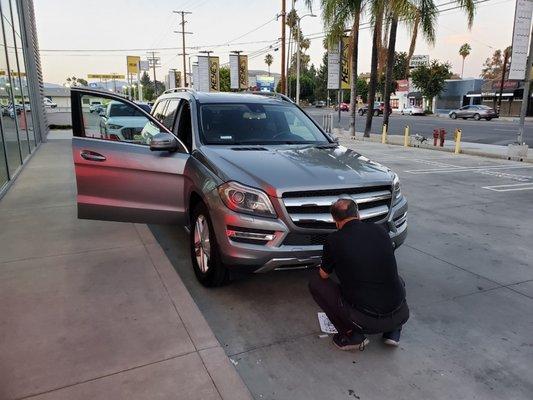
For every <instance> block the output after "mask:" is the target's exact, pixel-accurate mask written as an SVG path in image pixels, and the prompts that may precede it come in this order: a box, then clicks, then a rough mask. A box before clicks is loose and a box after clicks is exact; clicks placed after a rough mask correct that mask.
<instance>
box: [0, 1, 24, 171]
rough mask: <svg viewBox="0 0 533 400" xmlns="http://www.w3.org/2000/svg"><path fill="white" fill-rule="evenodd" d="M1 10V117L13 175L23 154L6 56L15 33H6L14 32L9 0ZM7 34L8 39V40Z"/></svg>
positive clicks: (0, 6) (4, 143) (0, 7)
mask: <svg viewBox="0 0 533 400" xmlns="http://www.w3.org/2000/svg"><path fill="white" fill-rule="evenodd" d="M6 7H7V8H6ZM6 10H7V14H6ZM0 12H1V17H2V24H1V28H2V29H1V30H0V107H1V112H0V119H1V121H2V123H1V125H2V135H3V145H4V148H5V151H6V153H7V154H6V157H7V165H8V167H9V175H10V176H13V174H14V173H15V171H16V170H17V168H18V167H19V166H20V165H21V164H22V154H21V147H20V146H19V136H18V130H17V121H16V116H17V112H16V107H15V106H14V104H15V103H14V97H13V86H14V85H13V82H12V79H11V75H10V68H9V67H10V66H9V63H8V59H7V57H6V54H8V53H9V52H8V50H9V46H10V45H12V44H13V34H11V35H6V34H5V33H6V32H12V31H11V23H9V21H10V20H11V17H10V8H9V0H1V1H0ZM6 20H7V21H6ZM6 28H7V29H6ZM6 36H7V39H8V40H7V41H6ZM9 37H11V40H9ZM23 147H25V149H26V152H25V153H26V154H27V153H28V152H29V149H28V146H27V141H26V146H23ZM2 161H3V160H0V163H2ZM4 164H5V163H4Z"/></svg>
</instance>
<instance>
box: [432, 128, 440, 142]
mask: <svg viewBox="0 0 533 400" xmlns="http://www.w3.org/2000/svg"><path fill="white" fill-rule="evenodd" d="M438 139H439V130H438V129H433V146H436V145H437V140H438Z"/></svg>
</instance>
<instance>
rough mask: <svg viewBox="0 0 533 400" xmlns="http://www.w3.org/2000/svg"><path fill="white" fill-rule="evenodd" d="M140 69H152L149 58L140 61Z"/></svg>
mask: <svg viewBox="0 0 533 400" xmlns="http://www.w3.org/2000/svg"><path fill="white" fill-rule="evenodd" d="M139 69H140V70H141V71H148V70H149V69H150V63H149V62H148V60H141V61H139Z"/></svg>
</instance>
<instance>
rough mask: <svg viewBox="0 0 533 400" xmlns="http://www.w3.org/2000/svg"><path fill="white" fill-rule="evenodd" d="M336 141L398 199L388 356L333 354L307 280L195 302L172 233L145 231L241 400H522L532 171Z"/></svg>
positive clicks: (532, 388)
mask: <svg viewBox="0 0 533 400" xmlns="http://www.w3.org/2000/svg"><path fill="white" fill-rule="evenodd" d="M342 142H343V144H345V145H348V146H356V147H357V149H358V151H360V152H361V153H362V154H364V155H366V156H369V157H371V158H373V159H374V160H376V161H380V162H382V163H383V164H385V165H387V166H390V167H391V168H392V169H394V170H395V171H396V172H397V173H398V174H399V175H400V178H401V180H402V191H403V192H404V193H405V195H406V196H407V197H408V199H409V210H410V211H409V234H408V237H407V240H406V242H405V243H404V245H402V246H401V247H400V248H399V249H398V250H397V252H396V256H397V260H398V266H399V270H400V273H401V275H402V276H403V277H404V279H405V281H406V285H407V299H408V303H409V306H410V309H411V318H410V320H409V322H408V323H407V325H406V326H405V328H404V331H403V337H402V342H401V346H400V348H398V349H396V350H391V349H388V348H385V346H383V345H382V344H381V343H380V338H379V336H374V335H372V336H371V337H370V340H371V343H370V346H369V347H368V348H367V349H366V350H365V351H364V352H341V351H338V350H336V349H335V348H334V347H333V345H332V344H331V338H330V337H329V338H328V337H321V332H320V331H319V326H318V321H317V311H318V307H317V306H316V305H315V304H314V303H313V300H312V299H311V296H310V295H309V293H308V290H307V281H308V279H309V276H310V274H312V273H316V272H315V271H278V272H273V273H269V274H264V275H253V276H244V277H240V278H239V279H237V280H236V281H234V282H233V283H232V284H231V285H229V286H226V287H223V288H217V289H206V288H204V287H202V286H201V285H199V284H198V283H197V281H196V279H195V277H194V273H193V270H192V266H191V264H190V261H189V249H188V246H189V245H188V237H187V234H186V233H185V232H184V230H183V228H179V227H163V226H152V227H151V229H152V231H153V232H154V234H155V236H156V238H157V240H158V241H159V243H160V244H161V245H162V247H163V248H164V250H165V252H166V254H167V255H168V257H169V259H170V260H171V263H172V264H173V266H174V268H175V270H176V271H177V273H178V274H179V275H180V276H181V278H182V279H183V281H184V283H185V285H186V287H187V289H188V290H189V292H190V293H191V295H192V296H193V298H194V300H195V301H196V303H197V304H198V306H199V308H200V310H201V311H202V313H203V315H204V316H205V318H206V319H207V321H208V323H209V325H210V326H211V328H212V329H213V331H214V333H215V335H216V336H217V338H218V340H219V341H220V343H221V344H222V346H223V347H224V348H225V350H226V353H227V355H228V356H229V357H230V358H231V359H232V360H233V363H234V364H235V366H236V368H237V371H238V372H239V373H240V374H241V376H242V377H243V379H244V382H245V383H246V385H247V386H248V387H249V389H250V390H251V392H252V394H253V395H254V398H255V399H257V400H259V399H261V400H274V399H276V400H280V399H292V400H300V399H302V400H303V399H305V400H314V399H317V400H321V399H332V400H336V399H339V400H345V399H359V398H360V399H444V398H450V399H459V398H461V399H487V400H490V399H495V400H496V399H498V400H499V399H516V400H520V399H523V400H526V399H527V400H530V399H531V393H533V370H532V369H531V360H532V359H533V339H532V335H531V332H533V319H532V318H531V310H532V307H533V268H532V265H531V260H532V259H533V247H531V245H530V242H531V238H532V237H533V166H532V165H530V164H522V163H517V162H511V161H505V160H494V159H485V158H480V157H474V156H467V155H460V156H454V155H453V154H450V153H443V152H435V151H431V150H424V149H414V148H403V147H400V146H388V145H381V144H378V143H370V142H362V141H355V142H354V141H353V140H344V139H342ZM528 238H529V239H528Z"/></svg>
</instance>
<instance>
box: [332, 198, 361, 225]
mask: <svg viewBox="0 0 533 400" xmlns="http://www.w3.org/2000/svg"><path fill="white" fill-rule="evenodd" d="M329 211H330V212H331V215H332V216H333V219H334V220H335V221H336V222H339V221H343V220H345V219H347V218H359V207H357V203H356V202H355V201H353V200H352V199H342V198H341V199H339V200H337V201H335V202H334V203H333V204H332V205H331V207H330V209H329Z"/></svg>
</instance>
